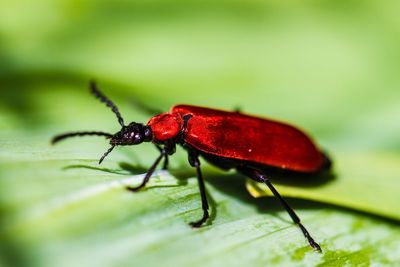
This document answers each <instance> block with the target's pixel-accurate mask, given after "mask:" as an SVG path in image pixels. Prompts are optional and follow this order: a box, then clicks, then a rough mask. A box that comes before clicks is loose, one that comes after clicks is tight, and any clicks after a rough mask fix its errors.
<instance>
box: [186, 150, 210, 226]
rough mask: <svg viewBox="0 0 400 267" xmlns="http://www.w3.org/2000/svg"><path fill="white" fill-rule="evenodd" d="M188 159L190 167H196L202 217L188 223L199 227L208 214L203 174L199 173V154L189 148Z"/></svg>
mask: <svg viewBox="0 0 400 267" xmlns="http://www.w3.org/2000/svg"><path fill="white" fill-rule="evenodd" d="M188 159H189V163H190V165H191V166H192V167H195V168H196V172H197V181H198V183H199V188H200V196H201V208H202V210H203V217H201V219H200V220H198V221H195V222H191V223H190V226H192V227H195V228H197V227H200V226H201V225H202V224H203V223H205V222H206V221H207V219H208V218H209V214H208V209H209V206H208V201H207V194H206V187H205V185H204V179H203V175H202V174H201V170H200V161H199V155H198V153H197V151H195V150H193V149H190V150H189V152H188Z"/></svg>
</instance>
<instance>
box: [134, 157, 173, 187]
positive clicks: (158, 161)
mask: <svg viewBox="0 0 400 267" xmlns="http://www.w3.org/2000/svg"><path fill="white" fill-rule="evenodd" d="M166 155H167V152H166V151H165V150H164V149H162V150H161V152H160V155H159V156H158V157H157V159H156V161H155V162H154V163H153V165H151V167H150V169H149V170H148V171H147V173H146V175H145V176H144V179H143V182H142V183H141V184H140V185H139V186H137V187H131V186H127V187H126V189H128V190H129V191H132V192H136V191H138V190H139V189H141V188H143V187H145V185H146V184H147V182H148V181H149V180H150V177H151V175H152V174H153V173H154V171H155V170H156V168H157V165H158V164H159V163H160V161H161V159H162V158H163V157H165V156H166Z"/></svg>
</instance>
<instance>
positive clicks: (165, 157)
mask: <svg viewBox="0 0 400 267" xmlns="http://www.w3.org/2000/svg"><path fill="white" fill-rule="evenodd" d="M156 147H157V149H158V150H159V151H160V152H161V151H162V150H163V149H162V148H161V147H160V146H159V145H156ZM168 163H169V160H168V153H165V156H164V165H163V168H162V169H163V170H168Z"/></svg>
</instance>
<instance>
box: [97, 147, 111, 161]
mask: <svg viewBox="0 0 400 267" xmlns="http://www.w3.org/2000/svg"><path fill="white" fill-rule="evenodd" d="M114 147H115V146H112V147H110V148H109V149H108V150H107V151H106V153H104V155H103V156H102V157H101V158H100V160H99V164H101V163H102V162H103V159H104V158H105V157H107V155H108V154H110V152H111V151H112V150H113V149H114Z"/></svg>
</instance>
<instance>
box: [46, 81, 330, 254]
mask: <svg viewBox="0 0 400 267" xmlns="http://www.w3.org/2000/svg"><path fill="white" fill-rule="evenodd" d="M90 89H91V92H92V93H93V94H94V95H95V96H96V97H97V98H98V99H100V101H102V102H104V103H105V104H106V105H107V106H108V107H110V108H111V109H112V111H113V112H114V113H115V114H116V116H117V118H118V121H119V123H120V125H121V126H122V129H121V130H120V131H119V132H117V133H116V134H109V133H105V132H97V131H89V132H71V133H65V134H61V135H58V136H55V137H54V138H53V140H52V143H56V142H58V141H60V140H63V139H65V138H68V137H74V136H84V135H98V136H105V137H106V138H108V139H110V144H111V148H110V149H109V150H108V151H107V152H106V153H104V155H103V156H102V157H101V159H100V161H99V163H101V162H102V161H103V159H104V158H105V157H106V156H107V155H108V154H109V153H110V152H111V151H112V150H113V148H114V147H115V146H128V145H137V144H140V143H142V142H152V143H153V144H155V146H156V147H157V148H158V149H159V151H160V155H159V156H158V157H157V159H156V161H155V162H154V163H153V165H152V166H151V167H150V169H149V170H148V171H147V173H146V175H145V177H144V179H143V182H142V183H141V184H140V185H139V186H137V187H128V188H127V189H128V190H130V191H137V190H139V189H140V188H143V187H144V186H145V185H146V183H147V182H148V181H149V179H150V177H151V175H152V174H153V172H154V170H155V169H156V167H157V165H158V164H159V163H160V161H161V160H162V158H165V161H164V168H166V167H167V164H168V156H169V155H172V154H174V153H175V150H176V144H179V145H181V146H182V147H183V148H185V149H186V150H187V151H188V159H189V163H190V165H191V166H192V167H195V168H196V172H197V178H198V183H199V188H200V195H201V201H202V209H203V216H202V218H201V219H200V220H198V221H195V222H192V223H190V225H191V226H193V227H200V226H201V225H202V224H203V223H204V222H205V221H206V220H207V219H208V217H209V213H208V209H209V207H208V202H207V196H206V191H205V186H204V180H203V177H202V174H201V170H200V161H199V156H202V157H203V158H204V159H205V160H207V161H208V162H210V163H211V164H213V165H215V166H217V167H220V168H222V169H225V170H228V169H231V168H235V169H236V170H237V171H238V172H239V173H242V174H244V175H246V176H248V177H250V178H251V179H253V180H255V181H257V182H261V183H265V184H266V185H267V186H268V188H269V189H270V190H271V191H272V193H273V194H274V196H275V197H276V198H278V199H279V201H280V202H281V204H282V205H283V207H284V208H285V209H286V211H287V212H288V213H289V215H290V217H291V218H292V220H293V222H294V223H296V224H297V225H298V226H299V227H300V229H301V230H302V232H303V234H304V236H305V237H306V238H307V240H308V242H309V244H310V245H311V247H313V248H314V249H315V250H317V251H321V248H320V246H319V245H318V243H317V242H315V241H314V239H313V238H312V237H311V236H310V234H309V233H308V231H307V230H306V228H305V227H304V226H303V225H302V224H301V222H300V218H299V217H298V216H297V215H296V213H295V212H294V211H293V209H292V208H291V207H290V206H289V205H288V204H287V202H286V201H285V200H284V199H283V198H282V197H281V195H280V194H279V193H278V191H276V189H275V187H274V186H273V185H272V183H271V182H270V180H269V179H268V178H267V176H266V174H267V173H268V172H269V171H273V170H284V171H288V172H292V173H293V172H294V173H303V174H314V173H318V172H321V171H323V170H328V169H329V167H330V165H331V164H330V161H329V159H328V157H326V156H325V155H324V154H323V153H322V152H321V151H320V150H319V149H318V148H317V147H316V145H315V144H314V143H313V142H312V140H311V139H310V138H309V137H307V135H306V134H304V133H303V132H302V131H300V130H299V129H297V128H295V127H293V126H290V125H288V124H285V123H281V122H277V121H273V120H269V119H264V118H258V117H254V116H249V115H245V114H242V113H239V112H229V111H221V110H215V109H210V108H203V107H196V106H190V105H177V106H174V107H172V109H171V111H170V112H166V113H161V114H159V115H157V116H154V117H153V118H151V119H150V121H149V122H148V123H147V125H143V124H141V123H136V122H131V123H130V124H129V125H125V124H124V120H123V119H122V116H121V114H120V113H119V111H118V108H117V107H116V106H115V105H114V103H113V102H112V101H110V100H109V99H108V98H107V97H106V96H105V95H103V94H102V93H101V92H100V91H99V90H98V89H97V88H96V85H95V83H94V82H91V83H90Z"/></svg>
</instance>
